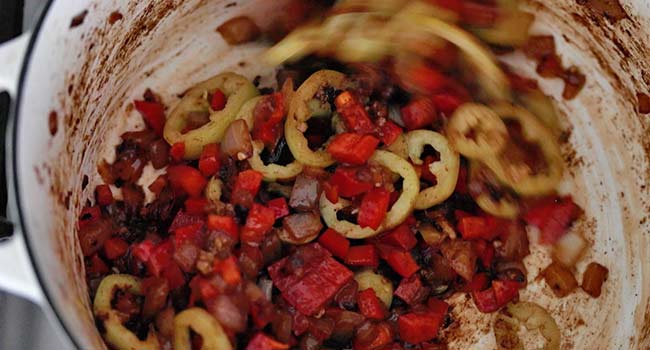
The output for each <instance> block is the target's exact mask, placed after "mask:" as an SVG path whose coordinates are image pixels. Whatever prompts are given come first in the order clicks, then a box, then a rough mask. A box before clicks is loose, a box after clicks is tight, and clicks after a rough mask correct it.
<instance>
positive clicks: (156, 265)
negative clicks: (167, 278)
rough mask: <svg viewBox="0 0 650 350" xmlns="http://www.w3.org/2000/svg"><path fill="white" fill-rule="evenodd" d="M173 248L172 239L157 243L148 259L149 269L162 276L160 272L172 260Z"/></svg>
mask: <svg viewBox="0 0 650 350" xmlns="http://www.w3.org/2000/svg"><path fill="white" fill-rule="evenodd" d="M173 250H174V246H173V244H172V242H171V241H165V242H163V243H159V244H158V245H156V246H155V247H154V248H153V250H152V251H151V255H150V256H149V259H148V260H147V270H148V271H149V273H151V274H152V275H154V276H156V277H160V273H161V272H162V271H163V269H165V268H166V267H167V265H168V264H169V263H170V262H171V259H172V252H173Z"/></svg>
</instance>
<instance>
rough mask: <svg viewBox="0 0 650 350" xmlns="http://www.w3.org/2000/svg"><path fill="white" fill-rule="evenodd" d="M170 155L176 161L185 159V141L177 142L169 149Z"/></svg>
mask: <svg viewBox="0 0 650 350" xmlns="http://www.w3.org/2000/svg"><path fill="white" fill-rule="evenodd" d="M169 155H170V156H171V157H172V160H173V161H174V162H176V163H178V162H180V161H182V160H183V157H185V142H182V141H181V142H176V143H174V144H173V145H172V147H171V148H170V149H169Z"/></svg>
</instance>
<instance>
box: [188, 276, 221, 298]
mask: <svg viewBox="0 0 650 350" xmlns="http://www.w3.org/2000/svg"><path fill="white" fill-rule="evenodd" d="M190 288H191V290H192V296H191V297H190V303H192V302H193V301H195V300H198V299H200V300H203V301H206V300H210V299H214V298H216V297H217V296H218V295H219V289H218V288H217V286H215V285H214V284H213V283H212V282H211V281H210V280H209V279H207V278H205V277H201V276H199V275H197V276H195V277H194V278H192V280H191V281H190Z"/></svg>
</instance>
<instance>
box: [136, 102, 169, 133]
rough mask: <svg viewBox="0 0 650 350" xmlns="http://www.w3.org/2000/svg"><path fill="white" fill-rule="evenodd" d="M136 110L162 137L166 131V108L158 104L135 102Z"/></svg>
mask: <svg viewBox="0 0 650 350" xmlns="http://www.w3.org/2000/svg"><path fill="white" fill-rule="evenodd" d="M133 105H134V106H135V109H136V110H137V111H138V112H140V114H141V115H142V118H144V121H145V122H146V123H147V125H149V127H150V128H151V129H152V130H153V131H155V132H156V134H157V135H158V136H160V137H162V136H163V129H165V121H166V119H165V106H163V105H162V104H160V103H158V102H149V101H134V102H133Z"/></svg>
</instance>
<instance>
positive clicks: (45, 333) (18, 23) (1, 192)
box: [0, 0, 67, 350]
mask: <svg viewBox="0 0 650 350" xmlns="http://www.w3.org/2000/svg"><path fill="white" fill-rule="evenodd" d="M45 3H46V0H0V45H2V43H3V42H5V41H7V40H10V39H12V38H14V37H16V36H18V35H20V34H21V33H22V32H23V30H25V31H28V30H29V29H30V28H32V26H33V25H34V24H35V23H36V20H37V18H38V16H39V15H40V13H41V10H42V9H43V7H44V6H45ZM9 105H10V99H9V95H8V94H7V93H4V92H2V91H0V130H2V131H4V130H5V125H6V122H7V116H8V113H9ZM4 136H5V134H4V132H0V138H1V139H2V140H0V141H1V142H0V164H1V165H0V166H2V167H3V169H2V171H0V214H4V213H5V210H6V205H7V191H6V181H5V171H4V170H5V169H4V164H5V160H4V144H5V140H4ZM0 244H2V243H1V242H0ZM60 336H61V335H60V334H59V333H57V331H56V330H55V327H53V326H52V324H50V320H49V319H48V318H47V317H46V316H45V314H44V313H43V311H42V310H41V309H40V308H39V307H38V306H37V305H35V304H33V303H31V302H29V301H27V300H24V299H20V298H17V297H15V296H13V295H9V294H6V293H2V292H0V350H23V349H24V350H41V349H42V350H46V349H47V350H50V349H57V350H59V349H61V350H67V349H65V347H64V346H63V345H62V344H63V343H62V342H61V340H60V339H61V338H60Z"/></svg>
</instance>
